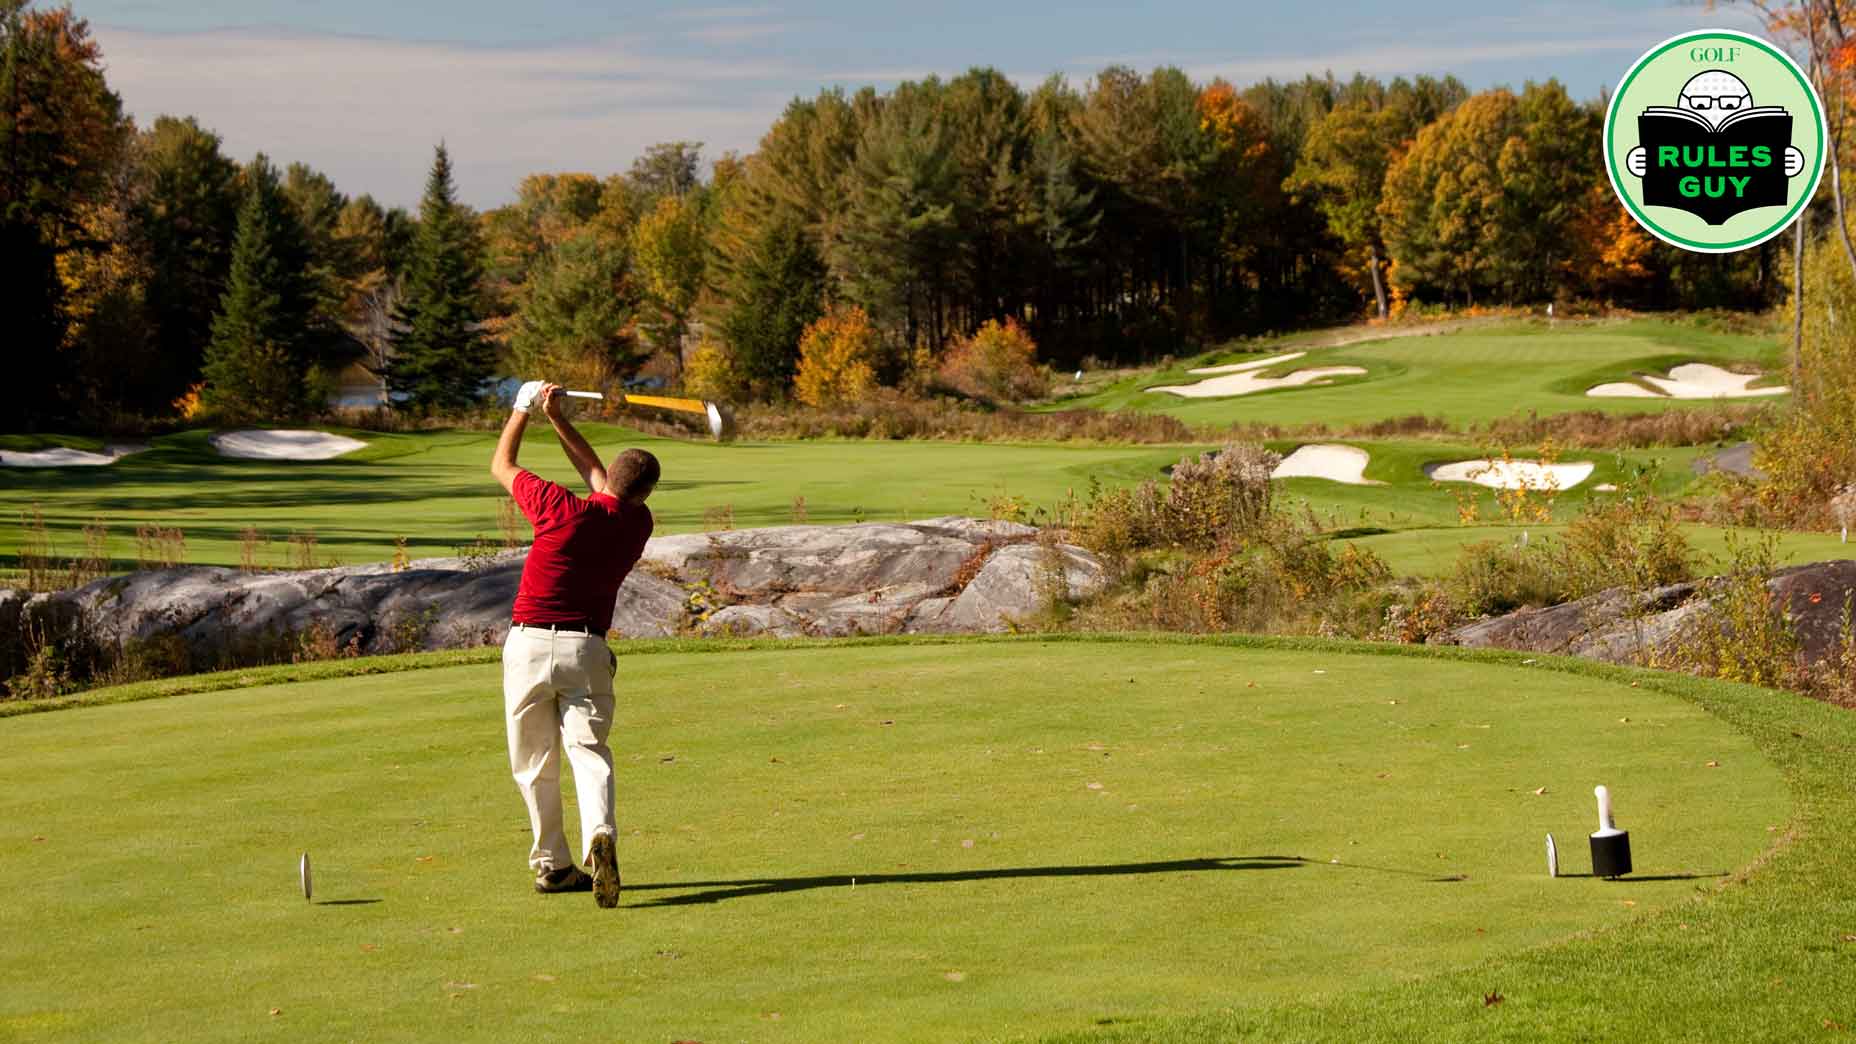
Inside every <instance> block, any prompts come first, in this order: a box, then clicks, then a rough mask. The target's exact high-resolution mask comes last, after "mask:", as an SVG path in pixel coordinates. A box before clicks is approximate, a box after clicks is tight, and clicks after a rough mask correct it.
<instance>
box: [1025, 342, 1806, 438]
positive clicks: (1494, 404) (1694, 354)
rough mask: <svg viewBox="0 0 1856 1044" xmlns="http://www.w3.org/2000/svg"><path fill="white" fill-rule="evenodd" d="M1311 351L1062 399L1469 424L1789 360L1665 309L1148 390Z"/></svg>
mask: <svg viewBox="0 0 1856 1044" xmlns="http://www.w3.org/2000/svg"><path fill="white" fill-rule="evenodd" d="M1301 350H1304V349H1303V348H1302V347H1301V346H1300V345H1298V344H1297V342H1296V340H1295V339H1294V338H1285V339H1283V340H1282V341H1280V342H1277V343H1272V344H1270V345H1268V346H1267V347H1266V348H1264V349H1263V350H1262V351H1259V352H1248V353H1243V354H1233V353H1232V352H1230V351H1219V352H1212V353H1210V354H1207V355H1204V356H1200V357H1198V358H1194V359H1191V360H1188V361H1186V362H1182V363H1180V364H1178V365H1177V366H1172V367H1167V368H1163V369H1159V370H1155V371H1151V372H1143V373H1140V374H1136V375H1134V376H1131V377H1128V378H1126V379H1123V380H1120V381H1118V382H1116V383H1114V384H1111V385H1109V386H1107V387H1105V388H1101V389H1098V390H1096V391H1093V392H1091V393H1090V394H1088V395H1086V396H1081V397H1077V398H1071V399H1065V400H1062V401H1060V402H1057V403H1055V404H1053V405H1052V406H1051V407H1050V408H1053V409H1078V408H1082V409H1103V410H1124V409H1125V410H1141V411H1146V412H1158V413H1170V414H1172V415H1173V416H1176V417H1178V418H1179V419H1180V420H1183V421H1186V422H1188V423H1194V424H1230V423H1233V422H1251V423H1258V424H1306V423H1317V422H1319V423H1327V424H1359V423H1370V422H1373V421H1378V420H1385V419H1387V418H1392V417H1405V416H1411V415H1414V414H1421V415H1424V416H1427V417H1443V418H1446V419H1447V420H1449V421H1450V422H1452V423H1454V424H1467V423H1480V422H1486V421H1491V420H1495V419H1497V418H1500V417H1509V416H1514V415H1517V414H1525V413H1527V412H1529V411H1533V412H1537V413H1539V414H1541V415H1543V416H1544V415H1548V414H1554V413H1566V412H1571V411H1576V410H1600V411H1603V412H1606V413H1647V412H1655V411H1660V410H1667V409H1695V408H1698V407H1700V408H1706V407H1707V406H1708V403H1707V402H1706V401H1701V400H1689V401H1682V400H1666V399H1603V398H1591V397H1589V396H1587V395H1586V394H1585V393H1586V391H1587V390H1589V389H1590V388H1592V387H1593V386H1594V385H1598V384H1604V383H1607V382H1611V381H1620V380H1629V379H1630V378H1631V376H1632V375H1633V374H1635V373H1638V372H1650V373H1663V372H1666V371H1667V370H1668V369H1669V367H1670V366H1673V365H1678V364H1680V363H1684V362H1708V363H1714V364H1717V365H1728V364H1734V363H1748V364H1753V365H1756V366H1759V367H1761V368H1762V369H1763V370H1765V371H1766V373H1767V374H1768V375H1771V374H1773V373H1774V372H1775V371H1777V370H1778V369H1779V368H1780V366H1781V358H1780V353H1779V343H1778V341H1777V339H1776V338H1773V337H1759V336H1748V335H1742V334H1731V333H1724V332H1720V331H1714V330H1707V329H1704V328H1702V327H1699V326H1696V325H1689V324H1682V323H1670V322H1664V321H1660V320H1628V321H1620V322H1577V323H1573V322H1566V323H1557V324H1554V323H1548V322H1546V321H1545V320H1540V321H1533V322H1512V323H1501V324H1495V325H1471V326H1466V327H1463V328H1460V329H1455V330H1447V331H1445V332H1441V333H1437V334H1433V335H1428V336H1420V337H1394V338H1391V339H1386V340H1379V341H1368V342H1362V343H1356V344H1350V345H1347V346H1345V347H1339V348H1309V349H1306V351H1307V354H1305V355H1303V356H1301V357H1300V358H1298V359H1294V360H1290V361H1287V362H1283V363H1280V364H1277V365H1274V366H1270V367H1268V368H1266V369H1262V370H1258V371H1257V373H1258V375H1259V376H1271V377H1280V376H1284V375H1286V374H1288V373H1291V372H1293V371H1295V370H1300V369H1312V368H1316V367H1327V366H1354V367H1359V368H1361V369H1364V370H1365V371H1366V372H1365V373H1364V374H1362V375H1357V376H1338V377H1333V378H1331V379H1329V380H1328V381H1327V383H1325V384H1323V385H1321V386H1311V387H1301V388H1281V389H1276V390H1273V391H1264V392H1257V393H1255V394H1251V395H1244V396H1240V397H1235V398H1231V397H1225V398H1207V399H1188V398H1180V397H1179V396H1176V395H1169V394H1165V393H1156V392H1150V391H1148V390H1147V389H1149V388H1153V387H1159V386H1163V385H1180V384H1191V383H1193V382H1195V381H1200V380H1203V379H1204V378H1205V375H1203V374H1192V373H1189V372H1188V371H1189V370H1191V369H1192V368H1195V367H1203V366H1213V365H1219V364H1224V363H1231V362H1249V361H1254V360H1259V359H1264V358H1271V357H1274V356H1276V355H1279V354H1284V353H1286V352H1292V351H1301ZM1739 401H1772V400H1739Z"/></svg>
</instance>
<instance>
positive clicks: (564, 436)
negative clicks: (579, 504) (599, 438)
mask: <svg viewBox="0 0 1856 1044" xmlns="http://www.w3.org/2000/svg"><path fill="white" fill-rule="evenodd" d="M548 419H549V420H550V421H552V422H553V423H554V434H556V435H557V436H559V437H560V440H561V452H563V453H565V454H567V460H568V462H569V463H571V464H572V465H573V466H574V470H575V471H578V472H579V473H580V477H581V478H582V479H585V480H586V486H587V489H589V490H591V491H593V492H594V493H600V492H604V491H605V488H606V469H605V468H602V467H600V466H599V454H597V453H594V452H593V447H592V446H589V445H587V441H586V439H585V438H583V437H582V436H581V435H580V433H579V432H578V431H576V430H574V426H573V425H572V424H569V423H568V422H567V418H565V417H550V418H548Z"/></svg>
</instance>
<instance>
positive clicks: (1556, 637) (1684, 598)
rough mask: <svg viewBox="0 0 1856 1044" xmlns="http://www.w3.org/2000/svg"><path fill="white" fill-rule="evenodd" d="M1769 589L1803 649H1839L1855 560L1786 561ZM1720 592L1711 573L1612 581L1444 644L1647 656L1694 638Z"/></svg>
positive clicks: (1855, 604) (1612, 657) (1637, 659)
mask: <svg viewBox="0 0 1856 1044" xmlns="http://www.w3.org/2000/svg"><path fill="white" fill-rule="evenodd" d="M1766 589H1767V590H1768V591H1770V592H1771V593H1772V596H1773V604H1774V605H1775V606H1777V607H1778V608H1779V609H1780V610H1781V611H1783V612H1785V613H1787V614H1789V615H1790V617H1791V621H1792V627H1793V629H1794V630H1795V631H1796V633H1797V635H1798V643H1799V647H1800V651H1801V652H1802V653H1803V655H1804V657H1805V658H1806V659H1807V660H1809V661H1812V662H1816V661H1818V660H1822V659H1823V658H1824V657H1826V656H1828V655H1830V654H1831V653H1833V652H1834V651H1835V650H1836V648H1837V643H1838V642H1839V641H1840V640H1841V636H1842V633H1843V621H1844V615H1843V614H1844V605H1845V604H1846V602H1848V603H1850V604H1851V605H1852V608H1853V609H1856V561H1852V560H1850V559H1837V560H1834V561H1828V562H1815V563H1812V564H1810V565H1802V566H1793V567H1791V568H1789V569H1781V570H1779V571H1778V572H1775V573H1773V574H1772V576H1771V577H1770V578H1768V579H1767V581H1766ZM1715 597H1716V595H1715V593H1714V585H1712V584H1710V583H1709V582H1706V581H1704V582H1699V583H1684V584H1672V585H1670V586H1667V587H1659V588H1656V589H1654V590H1651V591H1645V592H1629V591H1626V590H1624V589H1623V588H1613V589H1611V590H1608V591H1602V592H1600V593H1598V594H1595V595H1592V596H1591V597H1589V598H1584V599H1580V600H1579V601H1576V602H1568V603H1566V604H1564V605H1556V606H1552V607H1550V608H1546V609H1521V610H1517V611H1516V612H1512V613H1509V614H1507V615H1505V616H1498V617H1494V618H1492V619H1488V620H1478V621H1476V622H1475V623H1471V624H1467V625H1465V626H1463V627H1459V628H1457V629H1456V630H1454V631H1452V632H1450V634H1449V635H1447V636H1446V637H1445V639H1444V644H1450V645H1466V646H1473V647H1485V648H1501V649H1519V650H1524V651H1527V652H1545V653H1564V654H1567V655H1570V656H1582V657H1585V658H1587V659H1594V660H1606V661H1609V662H1612V663H1642V662H1645V661H1646V660H1647V659H1649V658H1650V656H1651V654H1654V653H1656V652H1658V651H1659V650H1667V649H1671V648H1674V647H1677V646H1679V645H1681V644H1683V643H1685V642H1687V641H1688V640H1690V639H1691V638H1693V637H1694V636H1695V634H1696V631H1695V628H1697V627H1699V626H1703V625H1704V623H1705V621H1707V620H1708V619H1709V618H1710V617H1709V614H1708V613H1707V610H1708V609H1709V608H1710V607H1711V606H1712V604H1713V601H1714V599H1715Z"/></svg>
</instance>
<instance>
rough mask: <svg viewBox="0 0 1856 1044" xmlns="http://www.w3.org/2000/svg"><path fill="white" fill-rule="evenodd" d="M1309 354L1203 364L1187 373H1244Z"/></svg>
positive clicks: (1297, 353)
mask: <svg viewBox="0 0 1856 1044" xmlns="http://www.w3.org/2000/svg"><path fill="white" fill-rule="evenodd" d="M1307 354H1308V353H1307V352H1290V353H1289V354H1288V355H1278V356H1274V357H1272V358H1269V359H1257V360H1254V361H1252V362H1247V363H1231V364H1230V365H1228V366H1201V367H1199V368H1198V369H1196V370H1187V371H1186V372H1187V373H1243V372H1244V371H1245V370H1261V369H1264V368H1265V367H1269V366H1274V365H1276V364H1277V363H1286V362H1288V361H1289V360H1291V359H1300V358H1301V357H1302V356H1304V355H1307Z"/></svg>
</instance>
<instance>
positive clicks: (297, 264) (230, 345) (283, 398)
mask: <svg viewBox="0 0 1856 1044" xmlns="http://www.w3.org/2000/svg"><path fill="white" fill-rule="evenodd" d="M246 176H247V179H248V181H249V184H248V186H247V188H246V193H245V202H244V205H243V206H241V207H240V208H239V213H238V234H237V236H236V238H235V239H234V240H233V243H232V267H231V273H230V275H229V276H228V277H227V280H226V292H225V295H224V296H223V297H222V298H220V306H219V314H218V315H217V316H216V317H215V318H214V319H213V330H212V340H211V341H210V342H209V343H208V344H207V346H206V365H205V376H206V390H205V392H204V393H203V395H202V398H203V400H204V401H205V403H206V404H207V406H209V407H210V408H211V409H213V410H214V411H216V412H218V413H220V414H222V415H224V416H226V417H228V418H230V419H234V420H241V421H243V420H255V419H258V418H263V417H287V416H293V415H296V414H298V413H300V412H302V409H303V406H304V401H303V400H304V388H303V375H304V370H305V368H306V361H305V358H304V343H305V338H306V336H307V327H308V322H309V316H310V312H311V305H312V301H311V295H310V293H309V287H308V283H307V280H306V278H305V275H304V264H305V259H306V256H307V250H306V249H305V247H304V243H303V231H302V226H301V225H300V224H299V223H298V221H297V219H296V214H295V212H294V211H293V210H292V209H291V207H290V204H289V202H288V201H287V200H285V198H284V195H283V191H282V188H281V186H280V183H279V180H278V176H277V168H275V167H273V166H271V164H270V161H269V160H267V159H266V158H265V157H264V156H263V155H259V156H258V158H257V159H256V160H254V161H253V162H252V165H251V167H250V168H249V169H248V170H247V172H246Z"/></svg>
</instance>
